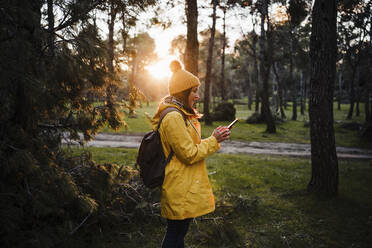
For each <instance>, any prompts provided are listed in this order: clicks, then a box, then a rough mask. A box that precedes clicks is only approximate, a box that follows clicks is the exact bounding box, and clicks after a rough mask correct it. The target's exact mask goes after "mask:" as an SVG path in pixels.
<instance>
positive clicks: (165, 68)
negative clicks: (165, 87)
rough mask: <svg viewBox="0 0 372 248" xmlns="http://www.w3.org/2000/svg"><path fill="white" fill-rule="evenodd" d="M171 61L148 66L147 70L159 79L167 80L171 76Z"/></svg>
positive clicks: (160, 61)
mask: <svg viewBox="0 0 372 248" xmlns="http://www.w3.org/2000/svg"><path fill="white" fill-rule="evenodd" d="M169 63H170V60H167V59H164V60H159V61H157V62H155V63H154V64H151V65H149V66H146V70H147V71H148V72H149V73H150V74H151V75H152V76H153V77H155V78H157V79H167V78H169V77H170V76H171V70H170V69H169Z"/></svg>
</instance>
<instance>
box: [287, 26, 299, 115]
mask: <svg viewBox="0 0 372 248" xmlns="http://www.w3.org/2000/svg"><path fill="white" fill-rule="evenodd" d="M289 37H290V44H289V49H290V53H289V54H290V55H289V80H290V82H291V84H292V120H293V121H295V120H297V83H296V82H297V81H295V80H294V79H293V28H292V27H291V29H290V32H289Z"/></svg>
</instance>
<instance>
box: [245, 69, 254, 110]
mask: <svg viewBox="0 0 372 248" xmlns="http://www.w3.org/2000/svg"><path fill="white" fill-rule="evenodd" d="M251 82H252V74H250V75H249V77H247V79H246V83H247V88H248V109H249V110H252V100H253V99H252V98H253V96H252V86H251Z"/></svg>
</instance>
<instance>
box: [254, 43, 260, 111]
mask: <svg viewBox="0 0 372 248" xmlns="http://www.w3.org/2000/svg"><path fill="white" fill-rule="evenodd" d="M256 45H257V38H256V39H253V47H254V50H253V60H254V81H255V84H256V94H255V95H256V106H255V112H257V113H258V112H259V107H260V95H261V94H260V91H261V90H260V81H259V80H258V77H259V71H258V61H257V60H258V59H257V51H256Z"/></svg>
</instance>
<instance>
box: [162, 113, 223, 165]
mask: <svg viewBox="0 0 372 248" xmlns="http://www.w3.org/2000/svg"><path fill="white" fill-rule="evenodd" d="M189 125H190V124H189ZM162 126H163V128H164V129H163V130H164V134H165V137H166V140H167V141H168V143H169V145H170V147H171V149H172V150H173V152H174V153H175V155H176V156H177V158H178V159H179V160H180V161H181V162H183V163H185V164H187V165H192V164H194V163H196V162H199V161H200V160H203V159H205V158H207V157H208V156H209V155H211V154H213V153H215V152H216V151H217V150H218V149H219V147H220V145H219V143H218V141H217V139H216V138H215V137H214V136H213V135H212V136H210V137H209V138H206V139H202V140H201V142H200V143H199V144H195V142H194V141H193V140H192V138H191V136H190V134H189V133H188V131H187V127H186V125H185V121H184V119H183V117H182V115H181V114H180V113H178V112H171V113H169V114H167V115H166V116H165V117H164V119H163V121H162ZM195 132H196V131H195Z"/></svg>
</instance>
